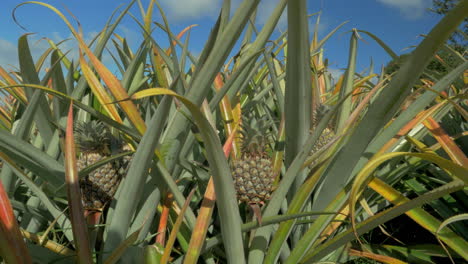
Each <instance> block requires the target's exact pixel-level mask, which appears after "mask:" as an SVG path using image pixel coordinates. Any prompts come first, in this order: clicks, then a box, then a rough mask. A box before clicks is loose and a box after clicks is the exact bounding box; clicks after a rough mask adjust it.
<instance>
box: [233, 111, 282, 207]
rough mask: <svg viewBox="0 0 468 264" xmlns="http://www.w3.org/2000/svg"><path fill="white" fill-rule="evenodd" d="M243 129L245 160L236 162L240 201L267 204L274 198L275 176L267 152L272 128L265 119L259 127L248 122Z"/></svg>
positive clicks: (237, 189) (235, 176) (260, 122)
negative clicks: (269, 130) (272, 194)
mask: <svg viewBox="0 0 468 264" xmlns="http://www.w3.org/2000/svg"><path fill="white" fill-rule="evenodd" d="M244 124H245V125H243V127H242V129H241V136H242V147H241V157H240V158H239V159H238V160H234V161H233V162H232V175H233V178H234V185H235V188H236V192H237V197H238V199H239V201H240V202H246V203H248V204H260V205H261V204H264V203H265V201H267V200H269V199H270V195H271V193H272V191H273V182H274V180H275V175H274V173H273V170H272V161H271V158H270V157H269V155H268V153H267V152H266V149H267V146H268V143H269V134H268V131H267V130H268V125H267V122H266V120H265V119H261V120H259V121H258V122H257V123H256V126H254V125H253V124H249V123H247V122H244Z"/></svg>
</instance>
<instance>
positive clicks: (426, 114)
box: [376, 104, 443, 155]
mask: <svg viewBox="0 0 468 264" xmlns="http://www.w3.org/2000/svg"><path fill="white" fill-rule="evenodd" d="M442 105H443V104H437V105H434V106H433V107H431V108H429V109H427V110H425V111H423V112H421V113H420V114H418V115H417V116H416V117H415V118H414V119H413V120H411V121H410V122H408V123H407V124H406V125H405V126H404V127H402V128H401V129H400V131H398V133H397V134H396V135H395V136H394V137H393V138H392V139H391V140H389V141H388V142H387V143H385V145H384V146H383V147H382V148H381V149H380V150H379V152H377V153H376V155H379V154H382V153H385V152H386V151H387V150H388V149H390V148H391V147H392V146H393V145H394V144H395V143H397V142H398V140H399V139H400V138H401V137H404V136H405V135H406V134H408V133H409V132H410V131H411V129H413V128H414V127H416V126H417V125H418V124H420V123H422V122H423V121H424V119H426V118H428V117H429V116H431V115H432V114H433V113H434V112H435V111H436V110H437V109H439V108H440V107H441V106H442Z"/></svg>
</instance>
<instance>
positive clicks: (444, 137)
mask: <svg viewBox="0 0 468 264" xmlns="http://www.w3.org/2000/svg"><path fill="white" fill-rule="evenodd" d="M424 125H425V126H426V127H427V129H429V131H431V133H432V135H433V136H434V137H435V139H436V140H437V141H438V142H439V143H440V145H441V146H442V148H443V149H444V150H445V152H446V153H447V154H448V155H449V157H450V158H451V159H452V160H453V161H454V162H456V163H457V164H459V165H462V166H464V167H468V158H467V157H466V156H465V153H463V151H462V150H461V149H460V148H459V147H458V146H457V144H456V143H455V142H454V141H453V140H452V139H451V138H450V136H449V135H448V134H447V132H445V130H444V129H443V128H442V127H441V126H440V125H439V123H437V122H436V121H435V120H434V119H433V118H432V117H428V118H427V119H426V120H425V121H424Z"/></svg>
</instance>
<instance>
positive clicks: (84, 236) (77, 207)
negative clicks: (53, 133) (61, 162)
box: [65, 103, 93, 264]
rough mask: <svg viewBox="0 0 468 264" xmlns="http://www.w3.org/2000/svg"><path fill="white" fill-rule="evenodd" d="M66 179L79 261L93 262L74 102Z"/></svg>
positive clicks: (68, 122)
mask: <svg viewBox="0 0 468 264" xmlns="http://www.w3.org/2000/svg"><path fill="white" fill-rule="evenodd" d="M65 181H66V184H67V194H68V205H69V208H70V218H71V224H72V231H73V237H74V238H75V248H76V251H77V257H78V262H79V263H89V264H91V263H93V260H92V254H91V249H90V245H89V237H88V227H87V224H86V221H85V218H84V214H83V205H82V203H81V191H80V184H79V178H78V169H77V167H76V153H75V139H74V136H73V103H70V109H69V111H68V119H67V130H66V136H65Z"/></svg>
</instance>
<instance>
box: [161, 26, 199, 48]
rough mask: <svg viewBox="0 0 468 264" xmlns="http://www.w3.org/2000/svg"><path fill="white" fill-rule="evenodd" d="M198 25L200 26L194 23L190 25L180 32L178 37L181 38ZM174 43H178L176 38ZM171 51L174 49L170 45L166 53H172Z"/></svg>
mask: <svg viewBox="0 0 468 264" xmlns="http://www.w3.org/2000/svg"><path fill="white" fill-rule="evenodd" d="M196 26H198V24H193V25H190V26H188V27H186V28H184V29H183V30H182V31H181V32H180V33H179V34H177V39H181V38H182V37H183V36H184V34H185V33H186V32H187V31H189V30H190V29H191V28H193V27H196ZM172 43H173V45H174V46H175V45H177V42H176V41H175V40H174V41H172ZM171 52H172V50H171V48H170V47H169V48H168V49H167V51H166V53H167V55H170V54H171Z"/></svg>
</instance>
